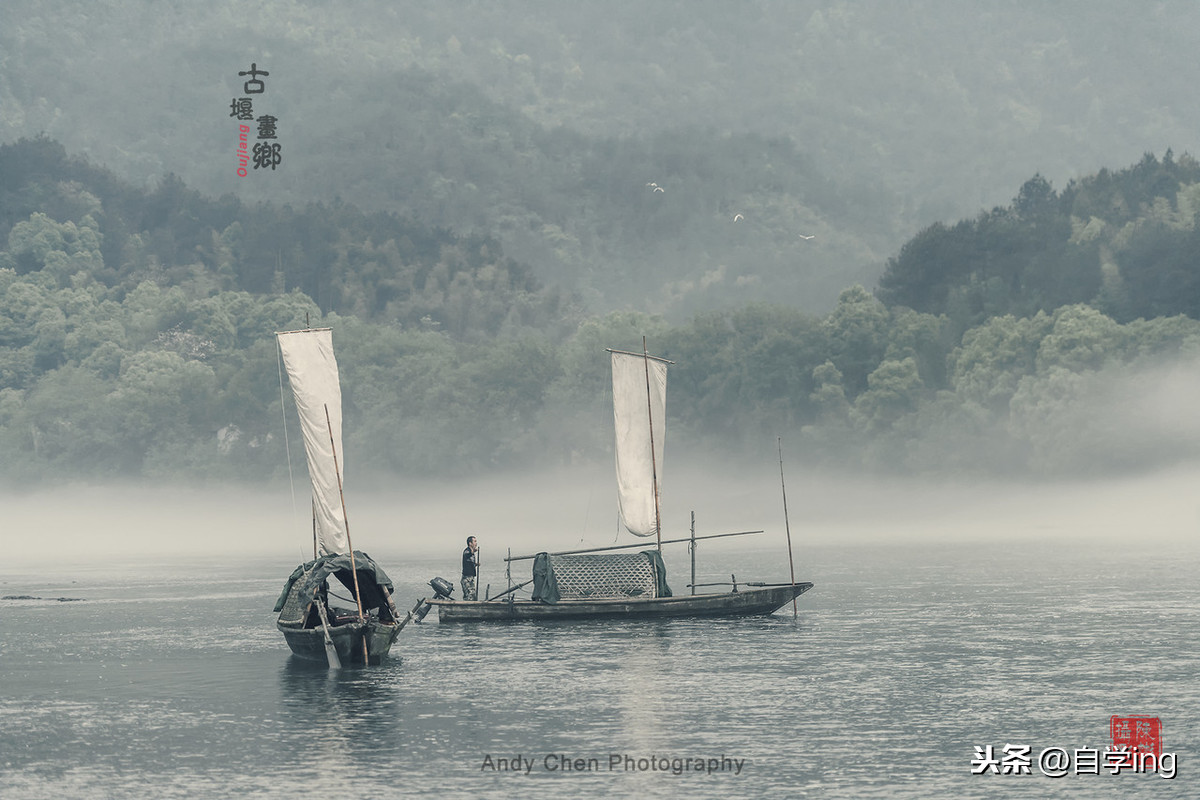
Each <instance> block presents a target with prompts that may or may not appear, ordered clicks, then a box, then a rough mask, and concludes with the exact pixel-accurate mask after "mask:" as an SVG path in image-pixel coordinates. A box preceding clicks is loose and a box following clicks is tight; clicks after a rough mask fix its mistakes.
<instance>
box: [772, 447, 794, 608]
mask: <svg viewBox="0 0 1200 800" xmlns="http://www.w3.org/2000/svg"><path fill="white" fill-rule="evenodd" d="M776 442H777V443H778V445H779V487H780V488H781V489H782V490H783V527H784V530H786V531H787V546H788V569H789V570H791V576H792V585H793V586H795V585H796V565H795V564H794V563H793V562H792V526H791V525H790V524H789V523H788V510H787V485H786V484H785V483H784V482H783V437H776ZM799 614H800V612H799V611H798V610H797V608H796V598H795V597H792V619H795V618H796V617H797V616H799Z"/></svg>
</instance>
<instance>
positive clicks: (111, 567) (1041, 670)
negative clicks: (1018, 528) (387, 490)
mask: <svg viewBox="0 0 1200 800" xmlns="http://www.w3.org/2000/svg"><path fill="white" fill-rule="evenodd" d="M370 549H371V548H368V550H370ZM721 552H722V553H725V554H720V553H718V554H716V555H711V554H710V555H709V556H708V557H707V559H705V558H703V557H702V563H703V564H704V566H705V567H706V568H707V572H705V571H704V570H702V575H703V576H707V577H710V578H717V576H718V575H724V576H727V575H728V574H729V573H730V572H736V573H737V575H738V578H739V580H753V579H764V578H765V579H768V580H778V579H780V578H786V562H782V561H781V560H780V558H779V557H778V554H776V553H767V552H764V551H758V552H748V553H739V554H738V555H736V556H731V555H728V553H730V552H732V551H731V550H725V551H721ZM372 554H373V555H375V556H376V557H377V559H378V560H380V561H381V563H383V564H384V565H385V567H386V568H387V569H388V571H389V572H390V573H391V574H392V577H393V578H394V579H395V580H396V583H397V604H398V605H401V606H404V605H406V604H407V605H408V606H411V605H412V603H413V602H415V600H416V598H418V597H420V596H422V595H424V594H428V589H427V587H426V586H425V582H426V581H427V580H428V579H430V578H432V577H434V576H435V575H439V574H440V575H444V576H446V577H450V578H453V577H456V576H455V575H454V566H455V560H456V555H455V553H454V552H453V551H452V552H451V553H450V554H449V557H448V558H444V559H442V560H440V561H438V562H433V561H428V560H423V561H418V562H412V561H409V562H407V563H405V562H404V561H403V560H402V559H401V558H400V557H399V556H392V555H389V554H387V553H385V552H382V551H378V552H372ZM293 566H295V564H294V563H293V562H292V561H290V560H287V561H285V560H270V561H265V560H261V559H259V560H255V561H252V562H246V561H244V560H237V559H229V560H224V561H216V560H209V561H202V562H199V563H196V562H195V561H189V562H187V563H185V562H184V561H183V559H180V560H178V561H174V562H169V561H168V562H162V563H155V562H129V563H120V564H103V565H96V564H91V565H87V566H62V565H61V564H60V565H58V566H54V567H45V568H41V569H37V570H29V569H26V568H20V569H17V568H15V567H13V566H11V565H9V566H5V565H0V595H4V596H21V595H29V596H33V597H36V598H45V599H34V600H30V599H7V600H3V601H0V797H4V798H22V800H38V799H39V798H88V799H89V800H90V799H91V798H110V797H111V798H175V797H189V798H191V797H202V798H216V797H237V798H254V797H297V796H304V797H314V796H320V795H323V796H359V797H371V798H391V797H395V798H400V797H405V798H407V797H426V798H432V797H445V798H457V797H473V798H491V797H497V798H498V797H515V796H519V795H532V796H570V797H575V798H584V797H651V798H655V797H661V798H676V797H688V798H705V797H714V798H716V797H721V798H725V797H747V798H758V797H762V798H784V797H812V798H831V797H833V798H842V797H845V798H863V797H888V798H935V797H954V798H974V797H981V798H982V797H1031V798H1032V797H1038V798H1041V797H1072V798H1078V797H1087V798H1091V797H1096V798H1101V797H1104V798H1107V797H1117V796H1121V797H1153V798H1168V797H1170V798H1184V797H1198V796H1200V780H1197V771H1198V770H1200V764H1198V762H1197V757H1198V756H1200V713H1198V712H1200V660H1198V655H1200V604H1198V603H1197V589H1196V585H1197V575H1198V574H1200V569H1198V568H1200V551H1197V549H1195V548H1192V549H1186V548H1185V549H1183V550H1181V549H1180V548H1179V547H1178V546H1174V547H1165V546H1164V547H1148V546H1145V545H1140V546H1139V544H1138V542H1136V541H1133V542H1130V544H1128V545H1112V544H1106V545H1104V546H1095V545H1089V544H1087V543H1086V541H1085V540H1080V539H1076V540H1073V541H1070V542H1062V543H1034V544H1030V543H1028V542H1024V543H1019V544H1014V543H1005V542H1000V541H996V540H991V541H989V542H988V543H986V544H978V543H975V544H938V545H921V546H914V545H911V544H904V545H902V544H894V545H893V544H878V543H875V544H870V545H866V544H862V545H857V546H850V545H824V546H813V547H808V548H806V549H805V550H804V551H803V567H802V569H800V570H799V572H800V574H799V575H798V578H801V579H804V580H812V581H814V582H815V583H816V588H815V589H814V590H813V591H811V592H809V593H808V594H806V595H804V596H802V597H801V599H800V616H799V619H798V620H793V618H792V615H791V609H790V607H789V608H788V609H787V610H786V611H784V612H780V613H779V614H777V615H775V616H772V617H769V618H759V619H744V620H727V621H689V620H676V621H661V622H636V623H635V622H625V623H615V624H604V625H597V624H591V625H586V624H578V623H558V624H545V623H543V624H512V625H491V626H481V625H458V626H451V625H446V626H441V625H438V624H437V623H436V622H435V621H434V617H432V616H431V618H430V620H429V621H427V622H426V623H425V624H423V625H419V626H418V625H410V626H409V627H408V628H407V629H406V630H405V631H404V633H403V634H402V635H401V638H400V639H399V641H398V642H397V645H396V648H395V650H394V652H397V653H399V654H400V655H401V656H402V659H401V660H396V659H393V660H392V661H391V662H390V663H387V664H385V665H383V666H381V667H378V668H373V669H369V670H362V669H347V670H343V671H341V672H340V673H338V672H333V673H331V672H329V671H327V670H326V669H324V668H323V667H322V668H317V669H314V668H312V667H309V666H306V665H304V664H301V663H297V662H296V661H295V660H294V659H293V658H292V657H291V656H290V655H289V652H288V650H287V647H286V645H285V644H284V642H283V638H282V636H281V635H280V634H279V633H278V632H277V631H276V630H275V627H274V619H273V615H272V614H271V605H272V603H273V601H274V599H275V597H276V595H277V593H278V591H279V589H280V588H281V585H282V582H283V579H284V578H285V577H286V576H287V574H288V573H289V572H290V570H291V569H292V567H293ZM668 566H669V568H670V577H671V584H672V586H673V588H674V589H675V591H676V592H684V591H687V590H686V589H685V588H684V587H685V585H686V584H687V582H688V579H687V577H686V575H687V568H688V567H687V563H686V553H684V554H682V555H680V554H675V555H672V556H670V557H669V558H668ZM485 580H487V578H485ZM491 580H492V581H494V582H495V583H499V580H498V579H497V577H496V576H492V577H491ZM58 597H74V598H82V599H81V600H80V601H78V602H59V601H57V600H55V599H54V598H58ZM1112 715H1125V716H1129V715H1148V716H1153V717H1158V718H1160V719H1161V721H1162V726H1163V727H1162V740H1163V749H1164V750H1165V751H1168V752H1173V753H1175V754H1176V759H1177V762H1176V770H1177V772H1176V776H1175V777H1174V778H1173V779H1170V780H1168V779H1164V778H1163V777H1161V776H1160V775H1155V774H1128V773H1125V774H1120V775H1111V774H1108V773H1107V772H1106V771H1105V770H1104V769H1101V770H1100V774H1098V775H1096V774H1082V775H1075V774H1068V775H1067V776H1066V777H1061V778H1052V777H1047V776H1046V775H1045V774H1042V772H1041V770H1040V769H1039V762H1038V758H1039V754H1040V753H1042V752H1043V751H1044V750H1046V749H1048V748H1053V747H1061V748H1064V749H1065V750H1067V751H1068V752H1071V753H1073V751H1074V750H1076V749H1083V748H1097V749H1099V750H1101V751H1102V750H1103V749H1104V748H1105V747H1106V746H1107V745H1109V744H1110V743H1111V739H1110V734H1109V718H1110V716H1112ZM1006 745H1027V746H1028V747H1029V748H1030V753H1031V762H1032V764H1031V766H1032V769H1031V774H1028V775H1020V774H984V775H972V774H971V773H972V762H973V759H974V758H975V756H976V749H975V748H976V746H979V747H985V746H992V747H993V748H994V752H995V754H996V755H997V757H999V756H1000V755H1002V754H1003V748H1005V746H1006ZM513 763H518V764H520V767H519V769H515V770H511V769H507V767H508V766H509V765H511V764H513ZM526 770H528V771H526ZM710 770H711V772H710ZM676 773H678V774H676Z"/></svg>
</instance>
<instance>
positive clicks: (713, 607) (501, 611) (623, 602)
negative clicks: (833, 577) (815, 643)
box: [429, 583, 813, 622]
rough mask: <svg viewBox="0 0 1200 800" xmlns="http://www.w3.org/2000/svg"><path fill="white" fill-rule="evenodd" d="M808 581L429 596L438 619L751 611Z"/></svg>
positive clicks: (776, 605) (778, 603)
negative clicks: (603, 593) (549, 594)
mask: <svg viewBox="0 0 1200 800" xmlns="http://www.w3.org/2000/svg"><path fill="white" fill-rule="evenodd" d="M812 587H813V585H812V584H811V583H797V584H786V585H783V586H771V587H766V588H750V589H746V590H742V591H738V592H725V593H722V594H696V595H682V596H680V597H626V598H614V599H605V600H578V599H564V600H559V601H558V602H557V603H543V602H539V601H533V600H508V599H505V598H500V599H496V600H492V601H490V602H485V601H482V600H480V601H476V602H467V601H463V600H452V599H433V600H430V601H429V602H430V603H431V604H433V605H436V606H437V608H438V619H439V620H441V621H442V622H506V621H516V620H558V619H563V620H579V619H661V618H665V617H752V616H762V615H765V614H771V613H774V612H775V611H778V610H779V609H781V608H783V607H784V606H786V605H787V604H788V603H790V602H791V601H792V600H793V599H794V598H796V597H799V596H800V595H802V594H804V593H805V592H807V591H808V590H809V589H811V588H812ZM509 597H511V595H509Z"/></svg>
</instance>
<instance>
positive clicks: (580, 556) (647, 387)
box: [418, 341, 813, 622]
mask: <svg viewBox="0 0 1200 800" xmlns="http://www.w3.org/2000/svg"><path fill="white" fill-rule="evenodd" d="M609 353H611V354H612V375H613V421H614V427H615V430H616V470H617V508H618V512H619V515H620V520H621V524H622V526H623V527H624V528H625V530H626V531H628V532H629V533H630V534H632V535H634V536H638V537H651V536H653V537H655V543H656V545H657V547H656V548H655V549H643V550H642V552H639V553H632V552H622V553H614V552H609V551H617V550H632V549H636V548H646V544H631V545H619V546H616V547H604V548H595V549H593V550H574V551H568V552H559V553H538V554H536V555H533V556H517V557H515V558H513V557H511V556H510V557H509V558H506V559H505V561H506V562H507V563H508V565H509V581H508V582H509V588H508V589H507V590H506V591H504V592H502V593H500V594H499V595H497V596H496V597H493V598H485V599H484V600H470V601H468V600H455V599H454V598H453V596H452V594H453V585H452V584H450V583H449V581H446V580H444V579H440V578H438V579H435V580H433V581H430V585H431V586H432V587H433V588H434V590H435V592H436V594H435V597H434V598H433V599H432V600H430V601H428V604H429V605H428V607H436V608H437V609H438V618H439V620H440V621H441V622H495V621H508V620H553V619H572V620H586V619H595V620H600V619H642V618H656V617H738V616H753V615H761V614H771V613H773V612H775V611H777V610H779V609H780V608H782V607H783V606H785V605H787V604H788V603H789V602H791V603H794V602H795V598H797V597H798V596H800V595H801V594H803V593H804V592H806V591H808V590H809V589H811V588H812V586H813V584H811V583H808V582H802V583H799V582H796V581H795V579H794V577H793V578H792V580H791V581H790V582H789V583H786V584H782V583H781V584H771V585H768V584H764V583H746V582H743V583H741V584H740V585H739V584H738V583H737V582H736V578H734V577H733V576H730V585H731V586H732V591H727V592H720V593H705V594H696V593H695V591H696V588H697V584H696V577H695V544H696V542H697V541H698V540H702V539H712V538H719V537H722V536H741V535H744V534H745V533H761V531H746V532H741V533H730V534H716V535H714V536H699V537H698V536H696V535H695V531H694V527H695V526H694V524H693V531H692V535H691V537H689V538H687V539H674V540H668V541H663V539H662V534H661V512H660V503H659V482H660V480H661V467H660V464H661V462H662V454H663V446H664V443H665V435H664V434H665V425H664V417H665V410H666V386H667V365H668V364H670V363H671V362H669V361H666V360H665V359H661V358H656V357H654V356H651V355H649V353H647V352H646V351H645V343H644V341H643V351H642V353H628V352H623V351H619V350H610V351H609ZM780 463H781V468H782V455H781V457H780ZM789 539H790V534H789ZM680 542H689V543H690V544H691V551H692V559H693V560H692V582H691V584H689V588H690V589H691V591H692V593H691V594H687V595H681V596H675V595H673V594H672V592H671V589H670V587H669V586H668V584H667V577H666V567H665V566H664V564H663V560H662V545H664V544H674V543H680ZM601 551H605V552H601ZM789 551H790V544H789ZM529 559H532V561H533V576H532V578H531V579H530V580H528V581H525V582H524V583H521V584H517V585H513V583H512V578H511V569H512V564H513V562H517V561H523V560H529ZM529 584H533V590H532V596H531V597H530V598H529V599H517V598H516V592H517V591H518V590H519V589H522V588H523V587H525V586H527V585H529ZM705 585H706V586H717V585H722V584H705ZM428 607H427V608H426V609H424V611H427V610H428ZM420 616H423V613H422V614H418V617H420Z"/></svg>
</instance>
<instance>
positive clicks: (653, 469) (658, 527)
mask: <svg viewBox="0 0 1200 800" xmlns="http://www.w3.org/2000/svg"><path fill="white" fill-rule="evenodd" d="M642 362H643V364H644V365H645V367H646V421H647V422H649V423H650V478H651V480H652V481H653V482H654V536H655V538H657V539H658V552H659V553H661V552H662V546H663V543H662V518H661V514H660V512H659V507H658V459H657V456H655V454H654V407H653V405H652V404H651V402H650V351H649V350H647V349H646V337H645V336H643V337H642Z"/></svg>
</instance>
